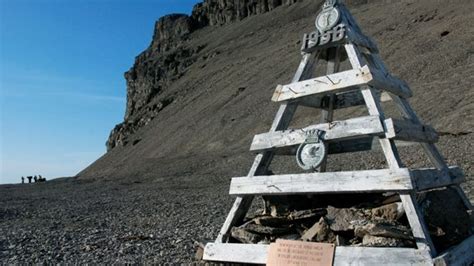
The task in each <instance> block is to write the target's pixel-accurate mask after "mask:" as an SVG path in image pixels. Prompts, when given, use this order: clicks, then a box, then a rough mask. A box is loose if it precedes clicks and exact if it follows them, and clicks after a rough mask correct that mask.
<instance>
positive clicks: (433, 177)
mask: <svg viewBox="0 0 474 266" xmlns="http://www.w3.org/2000/svg"><path fill="white" fill-rule="evenodd" d="M410 175H411V177H412V180H413V184H414V186H415V187H416V189H417V190H418V191H423V190H428V189H433V188H440V187H446V186H450V185H454V184H460V183H462V182H464V181H465V179H464V173H463V171H462V169H461V168H459V167H457V166H453V167H450V168H449V172H448V173H446V172H444V171H439V170H438V169H435V168H429V169H416V170H410Z"/></svg>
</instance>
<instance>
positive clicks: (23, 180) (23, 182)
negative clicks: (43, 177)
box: [21, 176, 25, 184]
mask: <svg viewBox="0 0 474 266" xmlns="http://www.w3.org/2000/svg"><path fill="white" fill-rule="evenodd" d="M21 183H22V184H25V177H24V176H22V177H21Z"/></svg>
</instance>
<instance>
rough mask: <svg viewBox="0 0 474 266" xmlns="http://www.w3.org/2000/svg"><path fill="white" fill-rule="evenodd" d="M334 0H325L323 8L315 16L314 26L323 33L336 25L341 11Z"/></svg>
mask: <svg viewBox="0 0 474 266" xmlns="http://www.w3.org/2000/svg"><path fill="white" fill-rule="evenodd" d="M336 4H337V1H336V0H327V1H326V2H325V3H324V5H323V10H322V11H321V12H320V13H319V15H318V16H317V17H316V22H315V24H316V28H317V29H318V30H319V32H321V33H323V32H325V31H328V30H330V29H332V28H334V26H336V25H337V23H338V22H339V20H340V18H341V13H340V12H339V9H337V7H336Z"/></svg>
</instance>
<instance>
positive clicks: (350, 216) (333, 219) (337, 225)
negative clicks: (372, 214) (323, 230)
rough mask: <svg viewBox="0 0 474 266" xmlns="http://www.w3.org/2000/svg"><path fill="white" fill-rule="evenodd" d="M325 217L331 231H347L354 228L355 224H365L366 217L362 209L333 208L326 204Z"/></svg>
mask: <svg viewBox="0 0 474 266" xmlns="http://www.w3.org/2000/svg"><path fill="white" fill-rule="evenodd" d="M326 219H327V221H328V223H329V226H330V228H331V230H332V231H335V232H338V231H349V230H354V228H355V226H356V225H364V224H367V220H368V219H367V217H365V215H364V213H363V212H362V210H359V209H354V208H342V209H338V208H334V207H332V206H328V208H327V215H326Z"/></svg>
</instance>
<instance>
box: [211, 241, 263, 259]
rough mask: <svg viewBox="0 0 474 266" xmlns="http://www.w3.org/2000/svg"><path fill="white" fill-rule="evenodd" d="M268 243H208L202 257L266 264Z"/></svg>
mask: <svg viewBox="0 0 474 266" xmlns="http://www.w3.org/2000/svg"><path fill="white" fill-rule="evenodd" d="M269 248H270V246H269V245H257V244H219V243H208V244H207V245H206V247H205V248H204V256H203V259H204V260H207V261H220V262H239V263H250V264H266V263H267V254H268V249H269Z"/></svg>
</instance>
